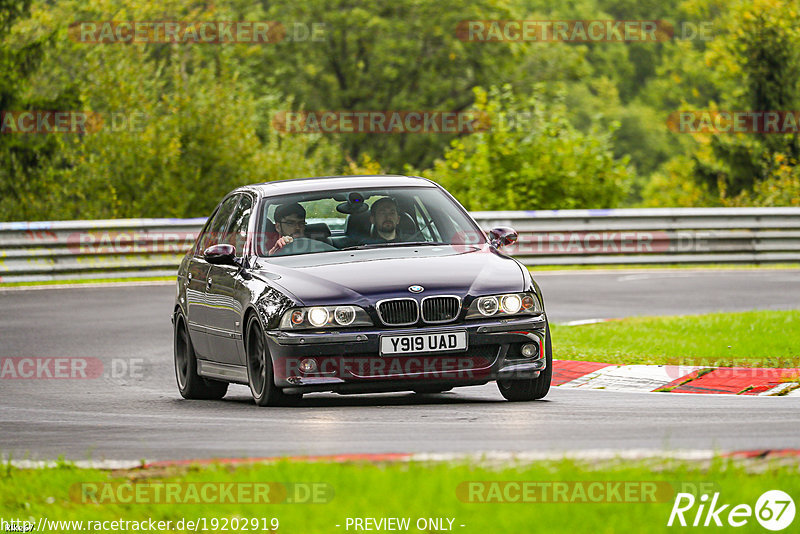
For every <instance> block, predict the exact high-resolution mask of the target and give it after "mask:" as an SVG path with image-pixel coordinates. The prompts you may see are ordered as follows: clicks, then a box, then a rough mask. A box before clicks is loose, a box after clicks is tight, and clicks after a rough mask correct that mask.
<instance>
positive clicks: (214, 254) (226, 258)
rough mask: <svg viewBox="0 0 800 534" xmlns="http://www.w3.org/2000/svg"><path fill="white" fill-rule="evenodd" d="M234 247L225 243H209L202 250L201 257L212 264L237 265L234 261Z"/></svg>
mask: <svg viewBox="0 0 800 534" xmlns="http://www.w3.org/2000/svg"><path fill="white" fill-rule="evenodd" d="M235 254H236V248H234V246H233V245H228V244H227V243H220V244H219V245H211V246H210V247H208V248H207V249H205V250H204V251H203V258H205V260H206V261H207V262H208V263H211V264H213V265H237V266H238V265H239V264H238V263H237V262H236V257H235Z"/></svg>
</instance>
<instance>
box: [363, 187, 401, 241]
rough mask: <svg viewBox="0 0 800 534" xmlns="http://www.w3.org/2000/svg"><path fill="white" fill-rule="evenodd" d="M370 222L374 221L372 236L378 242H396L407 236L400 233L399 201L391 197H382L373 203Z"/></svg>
mask: <svg viewBox="0 0 800 534" xmlns="http://www.w3.org/2000/svg"><path fill="white" fill-rule="evenodd" d="M369 222H371V223H372V232H371V235H370V237H371V238H372V240H374V241H376V242H378V243H396V242H399V241H402V238H403V237H405V236H401V235H400V232H399V225H400V212H399V211H398V209H397V202H396V201H395V200H394V199H393V198H391V197H382V198H379V199H378V200H376V201H375V202H373V203H372V206H370V208H369Z"/></svg>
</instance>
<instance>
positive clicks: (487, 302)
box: [466, 293, 542, 319]
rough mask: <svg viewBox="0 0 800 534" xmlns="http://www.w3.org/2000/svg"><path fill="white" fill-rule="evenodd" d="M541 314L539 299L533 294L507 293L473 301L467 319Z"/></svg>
mask: <svg viewBox="0 0 800 534" xmlns="http://www.w3.org/2000/svg"><path fill="white" fill-rule="evenodd" d="M540 313H542V308H541V306H540V305H539V299H538V298H536V295H534V294H533V293H509V294H507V295H492V296H488V297H479V298H477V299H475V300H474V301H473V302H472V304H471V305H470V307H469V310H467V316H466V318H467V319H482V318H484V317H508V316H511V315H538V314H540Z"/></svg>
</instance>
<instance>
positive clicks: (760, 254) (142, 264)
mask: <svg viewBox="0 0 800 534" xmlns="http://www.w3.org/2000/svg"><path fill="white" fill-rule="evenodd" d="M472 216H473V217H474V218H475V219H476V220H477V221H478V223H479V224H480V225H481V227H482V228H484V229H485V230H488V229H490V228H493V227H496V226H511V227H512V228H515V229H516V230H517V231H518V232H519V234H520V238H519V241H518V242H517V243H516V244H515V245H513V246H511V247H509V248H508V249H507V251H508V252H509V253H510V254H512V255H514V256H515V257H517V258H518V259H519V260H520V261H522V262H523V263H525V264H526V265H529V266H536V265H574V264H581V265H612V264H673V263H753V264H760V263H776V262H791V263H795V262H800V208H659V209H616V210H614V209H608V210H555V211H544V210H541V211H493V212H474V213H472ZM204 222H205V219H203V218H198V219H116V220H100V221H56V222H12V223H0V282H26V281H45V280H69V279H76V278H132V277H155V276H171V275H173V274H174V273H175V269H176V267H177V265H178V263H179V262H180V259H181V257H182V256H183V254H184V253H185V251H186V250H187V249H188V248H189V247H190V246H191V244H192V243H193V241H194V238H195V237H196V235H197V232H198V231H199V230H200V228H201V227H202V225H203V223H204Z"/></svg>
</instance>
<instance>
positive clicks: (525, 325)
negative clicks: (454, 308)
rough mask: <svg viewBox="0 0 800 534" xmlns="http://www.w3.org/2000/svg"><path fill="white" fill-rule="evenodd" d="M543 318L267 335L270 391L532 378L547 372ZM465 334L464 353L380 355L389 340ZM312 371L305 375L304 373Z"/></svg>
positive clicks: (424, 385) (428, 385)
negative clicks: (527, 352)
mask: <svg viewBox="0 0 800 534" xmlns="http://www.w3.org/2000/svg"><path fill="white" fill-rule="evenodd" d="M546 326H547V319H546V317H545V315H544V314H542V315H539V316H535V317H524V318H509V319H494V320H482V321H470V322H468V323H465V322H462V323H455V324H450V325H435V326H433V325H431V326H424V327H407V328H380V329H379V328H376V327H370V328H367V329H359V330H347V331H336V330H331V331H326V332H286V331H282V330H271V331H268V332H267V334H268V335H267V343H268V345H269V350H270V354H271V356H272V361H273V371H274V375H275V385H276V386H278V387H281V388H284V390H285V391H286V392H287V393H302V392H306V393H307V392H312V391H337V392H340V393H348V392H353V393H361V392H366V391H392V390H411V389H429V390H435V389H437V388H439V389H448V388H450V387H455V386H461V385H472V384H484V383H486V382H488V381H490V380H496V379H517V378H519V379H532V378H536V377H538V376H539V374H540V373H541V372H542V371H543V370H544V369H545V368H546V366H547V360H546V357H545V350H544V347H545V335H546V334H545V332H546ZM455 331H465V332H466V334H467V349H466V350H460V351H441V352H420V353H411V354H403V355H384V356H381V355H380V354H379V348H380V338H381V336H387V335H415V334H420V335H426V334H435V333H450V332H455ZM528 343H534V344H536V345H537V346H538V354H537V355H536V356H535V357H523V356H522V355H521V354H520V352H519V348H520V347H521V346H522V345H523V344H528ZM309 366H311V368H309Z"/></svg>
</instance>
